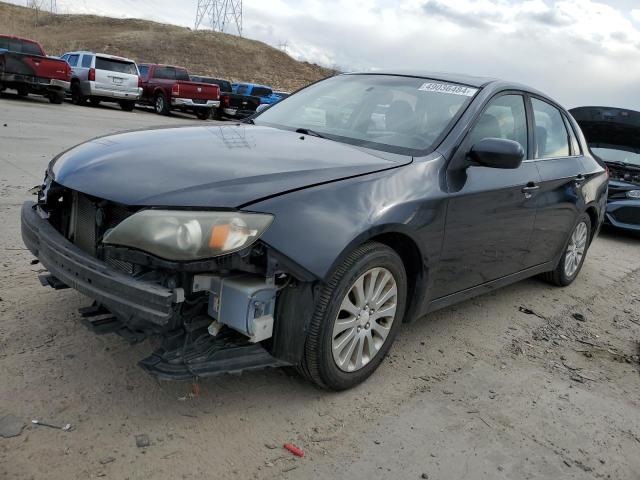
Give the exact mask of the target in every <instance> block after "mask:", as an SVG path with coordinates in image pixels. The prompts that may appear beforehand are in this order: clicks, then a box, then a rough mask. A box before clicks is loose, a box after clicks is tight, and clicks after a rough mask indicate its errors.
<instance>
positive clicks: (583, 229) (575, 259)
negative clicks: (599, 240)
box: [564, 222, 588, 277]
mask: <svg viewBox="0 0 640 480" xmlns="http://www.w3.org/2000/svg"><path fill="white" fill-rule="evenodd" d="M587 232H588V228H587V224H586V223H585V222H580V223H578V225H576V228H575V229H574V230H573V233H572V234H571V239H570V240H569V245H568V246H567V251H566V253H565V256H564V273H565V275H566V276H567V277H572V276H573V275H574V274H575V273H576V271H577V270H578V268H579V267H580V262H582V257H583V256H584V252H585V250H586V248H587Z"/></svg>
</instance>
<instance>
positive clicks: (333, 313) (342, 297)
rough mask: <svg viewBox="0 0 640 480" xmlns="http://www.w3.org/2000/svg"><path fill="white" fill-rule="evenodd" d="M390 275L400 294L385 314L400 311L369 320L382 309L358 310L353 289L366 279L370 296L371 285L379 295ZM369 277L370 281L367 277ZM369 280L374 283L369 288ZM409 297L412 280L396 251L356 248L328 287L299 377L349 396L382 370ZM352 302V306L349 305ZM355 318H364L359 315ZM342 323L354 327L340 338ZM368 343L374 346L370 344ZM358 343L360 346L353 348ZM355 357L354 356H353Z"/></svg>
mask: <svg viewBox="0 0 640 480" xmlns="http://www.w3.org/2000/svg"><path fill="white" fill-rule="evenodd" d="M374 272H377V275H376V276H373V273H374ZM386 274H390V275H391V278H392V279H393V281H395V286H396V293H395V297H394V296H391V297H390V298H389V299H388V300H385V301H384V302H383V304H382V306H385V305H386V307H385V308H383V309H382V310H387V309H388V308H390V305H392V304H393V302H394V300H395V310H393V315H392V316H390V317H388V318H376V317H375V316H373V317H369V312H370V313H372V314H374V315H375V314H379V313H380V312H374V311H375V310H376V309H377V307H378V305H376V304H375V303H374V302H373V303H372V307H374V309H372V310H368V309H366V310H361V309H359V308H358V307H357V305H358V304H361V303H362V302H359V301H358V297H357V296H355V295H354V296H352V293H353V289H355V288H356V286H355V284H356V283H357V282H358V281H359V280H360V279H361V278H364V283H363V284H362V285H363V290H364V291H365V293H366V292H367V291H369V288H368V287H369V285H371V281H372V279H373V285H374V287H375V288H374V290H376V289H378V288H380V285H382V283H380V282H383V281H385V280H386V279H387V278H388V277H386ZM367 275H370V276H369V277H367ZM367 278H369V281H368V282H367ZM390 285H392V284H391V283H389V282H388V281H386V282H385V283H384V285H383V286H384V287H385V288H382V289H381V290H382V293H381V294H380V295H378V298H381V297H384V296H386V294H387V293H385V292H390V291H391V290H392V289H390V290H387V287H388V286H390ZM368 296H369V294H366V295H364V296H363V298H367V297H368ZM406 296H407V275H406V272H405V269H404V265H403V263H402V260H401V259H400V257H399V256H398V254H397V253H396V252H395V251H394V250H392V249H391V248H389V247H387V246H386V245H383V244H381V243H377V242H370V243H366V244H364V245H361V246H360V247H358V248H356V249H355V250H354V251H353V252H351V253H350V254H349V256H348V257H347V258H346V260H345V261H344V262H343V263H342V264H341V265H340V266H339V267H338V268H337V269H336V270H335V271H334V273H333V275H332V277H331V279H330V280H329V282H328V283H327V284H326V285H325V286H324V287H323V290H322V293H321V295H320V297H319V299H318V302H317V305H316V307H315V311H314V314H313V318H312V319H311V323H310V326H309V333H308V334H307V338H306V341H305V348H304V354H303V358H302V362H301V363H300V365H299V366H298V371H299V372H300V373H301V374H302V375H304V376H305V377H306V378H307V379H309V380H310V381H312V382H313V383H315V384H317V385H319V386H320V387H323V388H327V389H331V390H344V389H347V388H351V387H353V386H355V385H357V384H359V383H361V382H363V381H364V380H365V379H367V378H368V377H369V376H370V375H371V374H372V373H373V372H374V371H375V370H376V368H378V366H379V365H380V363H381V362H382V360H383V359H384V357H385V356H386V354H387V352H388V350H389V348H390V347H391V344H392V343H393V340H394V339H395V337H396V335H397V333H398V330H399V329H400V325H401V324H402V319H403V317H404V311H405V305H406ZM374 297H375V295H374ZM348 298H349V299H350V300H349V302H347V299H348ZM345 302H347V303H345ZM387 302H389V303H387ZM364 303H365V304H368V303H369V301H367V300H364ZM343 304H346V305H349V307H348V308H349V310H350V311H351V313H348V312H347V310H345V309H344V308H342V305H343ZM354 306H355V307H354ZM382 310H381V311H382ZM356 312H359V313H358V314H356ZM365 315H366V316H365ZM339 320H341V321H342V322H341V323H342V324H343V326H344V325H346V324H349V325H353V327H348V328H344V327H343V328H344V329H338V331H339V333H336V332H335V331H334V327H336V322H338V321H339ZM380 320H382V323H380ZM374 325H375V326H374ZM383 325H387V326H389V328H388V329H385V332H388V333H387V334H386V337H385V338H382V337H381V336H380V334H379V333H378V332H380V331H382V330H381V329H382V326H383ZM340 330H342V331H340ZM358 336H359V337H358ZM349 338H351V339H357V338H361V340H360V341H358V340H355V341H353V340H348V339H349ZM368 338H371V339H372V340H369V341H367V339H368ZM336 339H338V340H336ZM373 339H375V340H377V342H376V343H377V346H375V343H373V342H374V340H373ZM353 343H355V344H356V345H355V347H353V348H352V344H353ZM339 344H343V345H346V346H345V347H343V349H342V350H340V348H339V347H338V348H337V353H335V352H334V345H339ZM361 344H362V345H363V346H364V345H366V347H367V348H366V350H368V352H369V353H368V354H367V355H365V348H362V349H360V348H358V347H360V345H361ZM351 351H353V352H354V354H353V355H352V354H351V353H350V352H351ZM358 351H360V352H361V356H360V357H358V356H357V352H358ZM354 355H355V360H354ZM365 357H368V358H365ZM341 358H342V359H344V363H342V364H340V362H339V360H340V359H341ZM358 358H362V359H363V360H362V363H359V362H358Z"/></svg>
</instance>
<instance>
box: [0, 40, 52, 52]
mask: <svg viewBox="0 0 640 480" xmlns="http://www.w3.org/2000/svg"><path fill="white" fill-rule="evenodd" d="M0 49H5V50H9V51H10V52H16V53H26V54H27V55H43V53H44V52H43V51H42V50H41V49H40V47H39V46H38V44H37V43H33V42H28V41H26V40H18V39H16V38H6V37H5V38H2V37H0Z"/></svg>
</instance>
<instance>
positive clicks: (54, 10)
mask: <svg viewBox="0 0 640 480" xmlns="http://www.w3.org/2000/svg"><path fill="white" fill-rule="evenodd" d="M49 11H50V12H51V13H58V2H57V1H56V0H50V5H49Z"/></svg>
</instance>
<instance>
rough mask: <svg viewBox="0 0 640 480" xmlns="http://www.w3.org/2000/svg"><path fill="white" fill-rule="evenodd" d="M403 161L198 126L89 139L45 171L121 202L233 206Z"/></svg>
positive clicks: (305, 138)
mask: <svg viewBox="0 0 640 480" xmlns="http://www.w3.org/2000/svg"><path fill="white" fill-rule="evenodd" d="M389 157H391V156H389ZM410 162H411V158H410V157H400V156H397V157H396V156H393V157H392V158H386V157H385V154H383V153H382V152H376V151H371V150H364V149H360V148H357V147H353V146H350V145H346V144H342V143H338V142H333V141H331V140H326V139H322V138H318V137H313V136H310V135H301V134H299V133H295V132H290V131H286V130H279V129H275V128H271V127H263V126H253V125H230V126H198V127H177V128H159V129H152V130H143V131H135V132H125V133H120V134H117V135H110V136H106V137H101V138H96V139H94V140H90V141H88V142H86V143H83V144H81V145H78V146H77V147H74V148H72V149H70V150H68V151H66V152H64V153H62V154H61V155H59V156H58V157H57V158H55V159H54V160H53V162H52V165H51V167H50V170H49V174H50V175H51V176H52V178H53V180H55V181H56V182H57V183H59V184H61V185H63V186H65V187H68V188H70V189H73V190H78V191H80V192H83V193H86V194H88V195H93V196H96V197H99V198H102V199H106V200H110V201H113V202H117V203H121V204H125V205H132V206H150V205H155V206H183V207H218V208H237V207H242V206H246V205H248V204H250V203H252V202H254V201H256V200H259V199H262V198H265V197H270V196H274V195H278V194H281V193H284V192H287V191H291V190H298V189H301V188H305V187H309V186H312V185H316V184H321V183H327V182H332V181H336V180H340V179H344V178H347V177H352V176H356V175H362V174H366V173H373V172H376V171H380V170H385V169H389V168H394V167H398V166H400V165H402V164H406V163H410Z"/></svg>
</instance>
